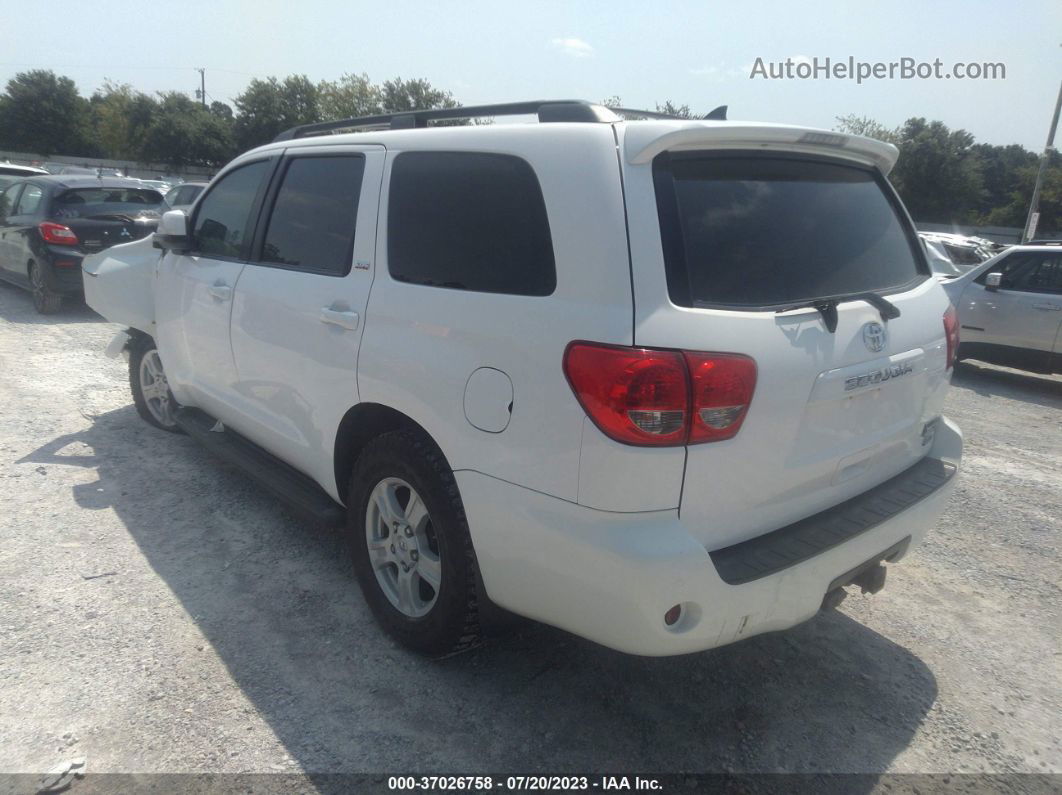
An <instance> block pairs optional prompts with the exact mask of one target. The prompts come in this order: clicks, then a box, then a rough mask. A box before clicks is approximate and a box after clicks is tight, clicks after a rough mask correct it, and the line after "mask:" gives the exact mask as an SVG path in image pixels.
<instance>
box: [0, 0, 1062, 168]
mask: <svg viewBox="0 0 1062 795" xmlns="http://www.w3.org/2000/svg"><path fill="white" fill-rule="evenodd" d="M5 5H7V7H8V11H7V12H6V13H5V14H4V22H3V25H0V85H3V84H6V82H7V80H9V79H10V78H11V77H12V76H14V75H15V74H16V73H18V72H20V71H25V70H27V69H32V68H41V69H52V70H54V71H56V72H58V73H60V74H65V75H67V76H69V77H71V78H72V79H73V80H74V81H75V82H76V83H77V85H78V88H79V90H80V91H81V93H82V94H84V95H86V96H87V95H90V94H91V93H92V92H93V91H94V90H95V89H96V88H98V87H99V86H100V85H102V83H103V81H104V80H105V79H110V80H112V81H116V82H122V83H129V84H131V85H132V86H133V87H134V88H136V89H138V90H140V91H144V92H148V93H150V92H156V91H169V90H180V91H186V92H189V93H192V92H194V90H195V89H196V88H198V86H199V73H198V72H197V71H196V67H203V68H205V69H206V90H207V95H208V97H209V98H210V99H212V100H220V101H223V102H229V103H230V104H231V102H232V100H233V98H234V97H236V96H237V95H239V93H240V92H241V91H242V90H243V89H244V87H245V86H246V85H247V82H248V81H249V80H251V79H252V78H254V77H258V78H264V77H268V76H270V75H276V76H278V77H284V76H286V75H288V74H305V75H307V76H308V77H309V78H310V79H311V80H313V81H315V82H316V81H318V80H321V79H328V80H333V79H336V78H338V77H339V76H341V75H342V74H344V73H351V72H352V73H367V74H368V75H369V76H370V78H371V79H373V80H374V81H377V82H380V81H383V80H385V79H388V78H392V77H396V76H401V77H405V78H412V77H423V78H426V79H428V80H429V81H430V82H431V83H432V84H433V85H435V86H437V87H439V88H444V89H447V90H449V91H451V92H452V93H453V95H454V97H455V98H456V99H457V100H459V101H460V102H462V103H463V104H476V103H487V102H508V101H518V100H529V99H545V98H558V99H573V98H574V99H590V100H600V99H603V98H605V97H610V96H619V97H621V98H622V100H623V103H624V105H626V106H628V107H643V108H645V107H648V108H652V107H653V106H654V105H655V103H657V102H663V101H664V100H666V99H670V100H672V101H674V102H676V103H677V104H688V105H689V106H690V107H691V108H692V109H693V110H694V111H698V112H701V113H705V112H707V111H709V110H711V109H712V108H714V107H715V106H717V105H722V104H727V105H729V106H730V118H731V119H742V120H756V121H772V122H782V123H790V124H802V125H808V126H813V127H822V128H827V129H829V128H832V127H834V126H835V125H836V117H838V116H844V115H847V114H855V115H858V116H868V117H871V118H873V119H876V120H878V121H880V122H881V123H883V124H885V125H887V126H890V127H892V126H896V125H899V124H901V123H902V122H903V121H904V120H905V119H907V118H910V117H913V116H922V117H925V118H928V119H939V120H941V121H943V122H944V123H945V124H947V125H948V126H949V127H952V128H963V129H966V130H968V131H969V132H970V133H972V134H973V135H974V136H975V137H976V139H977V140H978V141H979V142H986V143H992V144H1011V143H1018V144H1022V145H1024V146H1025V147H1027V148H1029V149H1031V150H1034V151H1041V150H1042V149H1043V146H1044V143H1045V140H1046V137H1047V131H1048V126H1049V124H1050V119H1051V114H1052V112H1053V109H1054V102H1055V99H1056V97H1057V94H1058V90H1059V82H1060V80H1062V46H1060V45H1062V2H1058V0H1027V1H1026V2H1022V3H1004V2H999V0H994V1H993V2H983V1H982V0H971V1H968V2H957V1H955V0H941V1H938V2H926V1H925V0H923V2H907V0H890V2H885V3H873V4H871V3H862V2H855V1H854V0H851V1H849V2H840V1H839V0H817V2H814V3H806V2H805V3H800V2H792V1H790V2H770V3H768V2H754V1H753V0H744V1H742V2H735V1H734V0H729V2H709V1H708V0H701V2H655V3H652V2H645V0H642V2H628V1H627V0H610V2H576V1H575V0H569V1H568V2H554V1H553V0H531V1H530V2H527V1H526V0H525V2H519V3H517V2H510V1H509V0H490V1H488V2H480V1H479V0H474V1H473V2H462V3H449V2H445V0H435V2H400V1H399V0H385V2H375V3H365V2H355V1H354V0H298V2H294V1H293V0H257V1H256V2H254V3H248V2H244V3H237V2H225V1H224V0H180V2H176V3H164V2H157V1H156V2H146V3H145V2H143V0H137V2H127V0H93V2H65V3H60V4H52V3H39V4H27V3H16V2H14V0H6V3H5ZM50 30H54V31H56V33H55V34H54V35H49V33H48V32H49V31H50ZM850 56H851V57H853V58H854V59H855V60H856V61H864V62H868V63H869V62H877V61H881V62H886V63H887V62H891V61H899V60H900V59H901V58H911V59H914V60H915V61H917V62H923V61H924V62H932V61H933V60H934V59H938V58H939V59H940V60H941V61H942V62H943V70H944V71H950V70H951V68H952V65H953V64H954V63H956V62H964V63H970V62H975V63H983V62H991V63H1003V64H1004V65H1005V68H1006V77H1005V78H1004V79H995V80H957V79H944V78H939V79H938V78H933V79H926V80H921V79H911V80H901V79H898V78H897V79H892V80H888V79H885V80H869V81H866V82H863V83H862V84H858V83H857V82H856V81H854V80H838V79H829V80H826V79H819V80H810V79H809V80H800V79H791V80H766V79H762V78H760V77H755V78H751V79H750V71H751V68H752V66H753V65H754V64H755V63H756V61H757V59H758V58H760V59H763V62H764V64H765V65H766V64H767V63H770V62H779V61H784V60H785V59H787V58H793V59H795V60H794V63H799V62H801V61H808V60H810V59H814V58H818V59H819V63H820V64H821V63H824V59H825V58H827V57H829V58H831V59H832V60H833V61H834V62H836V61H838V60H843V61H847V59H848V58H849V57H850ZM1056 145H1062V139H1059V140H1058V141H1056Z"/></svg>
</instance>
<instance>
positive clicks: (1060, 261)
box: [974, 251, 1062, 293]
mask: <svg viewBox="0 0 1062 795" xmlns="http://www.w3.org/2000/svg"><path fill="white" fill-rule="evenodd" d="M990 272H991V273H999V274H1001V279H1000V282H999V288H1000V289H1001V290H1017V291H1019V292H1028V293H1060V292H1062V252H1060V253H1057V254H1056V253H1054V252H1052V253H1038V252H1034V251H1020V252H1016V253H1014V254H1011V255H1010V256H1009V257H1006V258H1005V259H1004V260H1003V261H1002V262H999V263H997V264H996V265H995V267H992V268H989V269H988V270H987V271H985V272H984V273H982V274H981V275H980V276H978V277H977V278H976V279H975V280H974V281H976V282H977V283H978V284H984V283H985V280H986V279H987V278H988V274H989V273H990Z"/></svg>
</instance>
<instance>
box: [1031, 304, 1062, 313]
mask: <svg viewBox="0 0 1062 795" xmlns="http://www.w3.org/2000/svg"><path fill="white" fill-rule="evenodd" d="M1033 309H1043V310H1044V311H1045V312H1062V304H1033Z"/></svg>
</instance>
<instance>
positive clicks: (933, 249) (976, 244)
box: [918, 232, 998, 279]
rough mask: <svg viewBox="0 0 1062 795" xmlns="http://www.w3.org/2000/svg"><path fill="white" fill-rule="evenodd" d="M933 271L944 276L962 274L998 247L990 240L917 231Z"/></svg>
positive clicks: (950, 276) (990, 255) (987, 257)
mask: <svg viewBox="0 0 1062 795" xmlns="http://www.w3.org/2000/svg"><path fill="white" fill-rule="evenodd" d="M918 236H919V237H920V238H921V239H922V242H923V244H924V245H925V247H926V256H927V258H928V260H929V266H930V267H931V268H932V269H933V272H934V273H936V274H938V275H940V276H943V277H945V278H949V279H953V278H955V277H956V276H962V275H963V274H964V273H967V272H968V271H970V270H971V269H973V268H976V267H977V266H978V265H980V264H981V263H982V262H984V261H985V260H987V259H989V258H990V257H992V256H993V255H994V254H995V252H996V250H997V249H998V247H997V246H996V245H995V244H994V243H992V241H990V240H985V239H983V238H979V237H967V236H965V235H955V234H949V233H944V232H919V233H918Z"/></svg>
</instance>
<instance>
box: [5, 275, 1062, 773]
mask: <svg viewBox="0 0 1062 795" xmlns="http://www.w3.org/2000/svg"><path fill="white" fill-rule="evenodd" d="M116 328H117V327H115V326H112V325H109V324H106V323H104V322H102V321H101V319H100V318H99V317H98V316H96V315H95V314H94V313H92V312H91V311H90V310H88V309H87V308H85V307H84V306H80V307H78V306H75V307H73V308H69V309H67V310H66V311H64V313H63V314H61V315H59V316H58V317H56V318H42V317H40V316H38V315H36V314H35V313H34V312H33V309H32V306H31V303H30V297H29V295H28V294H27V293H24V292H22V291H20V290H17V289H15V288H13V287H8V286H3V285H0V505H2V512H0V523H2V528H3V542H4V543H3V547H2V549H0V604H2V605H3V610H2V612H0V771H4V772H41V771H47V770H50V769H52V768H54V767H56V766H57V765H59V764H61V763H64V762H67V761H69V760H71V759H74V758H79V757H80V758H84V759H86V760H87V768H88V770H89V771H90V772H104V771H109V772H146V773H150V772H219V773H220V772H235V771H257V772H270V771H288V772H301V771H306V772H340V771H368V772H377V773H391V774H393V773H410V772H425V773H446V772H449V773H472V772H477V771H489V772H495V773H498V772H502V773H527V772H540V773H562V772H576V771H578V772H583V773H587V772H591V771H602V772H614V771H655V772H660V771H669V770H681V771H689V772H704V771H783V770H789V771H805V772H811V773H818V772H867V773H878V772H883V771H893V772H958V771H970V772H978V771H988V772H1010V771H1018V772H1056V773H1058V772H1062V688H1060V683H1062V644H1060V643H1059V635H1060V630H1062V620H1060V609H1059V606H1060V602H1062V598H1060V597H1062V594H1060V582H1062V581H1060V571H1062V565H1060V564H1062V561H1060V555H1059V533H1060V531H1062V425H1060V423H1059V418H1060V417H1062V413H1060V412H1062V379H1060V378H1049V377H1043V376H1035V375H1029V374H1024V373H1020V372H1017V371H1011V370H1004V369H1000V368H994V367H989V366H981V365H976V364H965V365H962V366H960V368H959V370H958V372H957V373H956V376H955V382H954V388H953V389H952V391H951V394H950V397H949V406H948V413H949V414H950V416H951V417H953V418H954V419H955V420H957V421H958V423H959V424H960V425H961V426H962V428H963V430H964V432H965V434H966V440H967V448H966V450H967V453H966V459H965V474H964V476H963V478H962V481H961V483H960V485H959V488H958V491H957V493H956V497H955V499H954V501H953V502H952V504H951V507H950V508H949V510H948V511H947V513H946V514H945V515H944V517H943V518H942V520H941V522H940V524H939V526H938V527H937V528H936V529H935V532H933V533H932V534H931V536H930V539H929V541H928V542H927V544H926V545H925V546H923V547H922V548H920V549H919V550H918V551H916V552H915V553H913V554H912V555H911V556H910V557H909V558H908V559H907V561H905V562H904V563H903V564H902V565H900V566H897V567H895V568H894V569H891V570H890V574H889V581H888V585H887V587H886V589H885V591H883V592H882V593H880V594H878V595H877V596H875V597H861V596H852V597H850V598H849V599H848V600H847V601H846V602H845V603H844V605H842V607H841V609H840V610H838V611H835V612H833V613H829V614H820V615H819V616H818V617H817V618H816V619H814V620H812V621H810V622H808V623H807V624H805V625H803V626H801V627H798V628H796V629H794V630H792V631H789V632H785V633H779V634H773V635H768V636H761V637H757V638H753V639H751V640H748V641H745V642H743V643H741V644H738V645H735V646H730V647H727V648H723V649H719V650H716V651H714V652H709V653H705V654H697V655H690V656H686V657H681V658H665V659H642V658H635V657H628V656H624V655H621V654H618V653H615V652H612V651H609V650H607V649H604V648H601V647H599V646H596V645H594V644H592V643H589V642H586V641H583V640H580V639H577V638H574V637H572V636H570V635H567V634H565V633H563V632H560V631H558V630H554V629H550V628H547V627H541V626H537V625H521V626H520V627H518V628H517V629H516V630H514V631H512V632H510V633H508V634H504V635H502V636H500V637H498V638H495V639H492V640H491V641H490V642H488V643H487V645H486V646H485V647H483V648H480V649H477V650H475V651H473V652H470V653H468V654H464V655H461V656H458V657H454V658H451V659H448V660H445V661H441V662H427V661H424V660H422V659H419V658H417V657H415V656H412V655H411V654H408V653H406V652H405V651H403V650H402V649H400V648H398V647H396V646H395V645H394V644H393V643H391V642H390V641H389V640H387V639H386V638H385V637H384V636H383V635H382V634H381V632H380V631H378V629H377V628H376V626H375V624H374V623H373V620H372V618H371V616H370V615H369V612H368V610H367V608H366V607H365V606H364V605H363V603H362V601H361V597H360V594H359V593H358V591H357V587H356V585H355V583H354V581H353V577H352V574H351V573H350V572H349V570H348V565H347V557H346V550H345V547H344V543H343V539H342V538H340V537H339V535H338V534H336V533H333V532H327V531H324V530H319V529H315V528H314V527H310V526H306V525H305V524H302V523H300V522H298V521H297V520H295V519H294V518H293V517H292V516H291V515H289V514H288V513H286V512H285V510H284V509H283V508H282V507H281V505H280V504H279V503H277V502H276V501H275V500H273V499H272V498H270V497H268V496H266V495H264V494H262V493H260V492H259V491H257V490H256V488H255V486H254V485H253V484H252V483H251V482H250V481H249V480H247V479H246V478H245V477H244V476H242V475H241V474H240V473H239V472H236V471H234V470H231V469H229V468H227V467H225V466H223V465H221V464H220V463H219V462H218V461H216V460H215V459H212V458H211V457H210V456H209V455H207V454H206V453H205V452H204V451H202V450H201V449H199V448H198V447H197V446H196V445H195V444H194V443H193V442H192V441H190V440H189V439H187V438H185V437H180V436H173V435H169V434H166V433H162V432H159V431H156V430H154V429H152V428H150V427H149V426H148V425H147V424H145V423H144V422H142V421H141V420H140V419H139V418H138V417H137V415H136V412H135V411H134V409H133V407H132V405H131V398H130V396H129V390H128V385H127V382H126V378H127V376H126V369H125V368H126V365H125V363H124V362H123V361H121V360H118V361H113V360H109V359H106V358H104V357H103V354H102V352H103V348H104V346H105V345H106V343H107V342H108V341H109V340H110V338H111V336H112V335H113V333H114V331H115V330H116Z"/></svg>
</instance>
